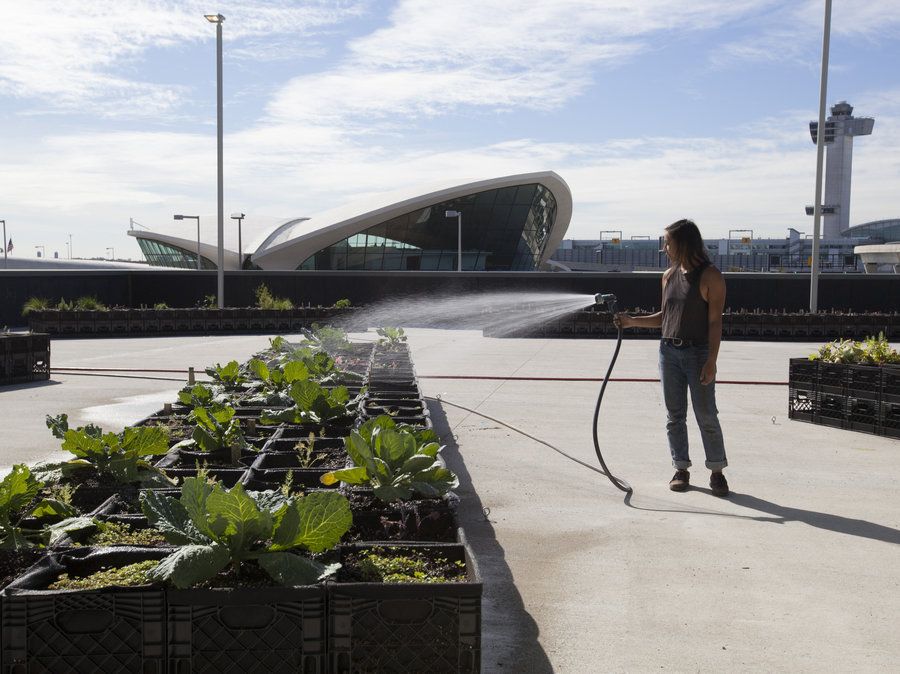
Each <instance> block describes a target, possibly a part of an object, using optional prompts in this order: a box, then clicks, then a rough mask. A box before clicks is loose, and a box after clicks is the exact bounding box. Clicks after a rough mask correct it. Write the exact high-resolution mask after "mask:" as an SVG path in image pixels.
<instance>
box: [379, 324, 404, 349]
mask: <svg viewBox="0 0 900 674" xmlns="http://www.w3.org/2000/svg"><path fill="white" fill-rule="evenodd" d="M375 332H377V333H378V335H379V337H381V339H379V340H378V344H379V345H380V346H386V347H388V348H397V347H399V346H400V345H401V344H405V343H406V333H405V332H404V331H403V328H390V327H384V328H378V329H377V330H376V331H375Z"/></svg>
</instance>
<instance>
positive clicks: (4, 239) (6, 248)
mask: <svg viewBox="0 0 900 674" xmlns="http://www.w3.org/2000/svg"><path fill="white" fill-rule="evenodd" d="M0 222H2V223H3V268H4V269H7V268H8V267H9V262H8V261H7V259H6V253H7V251H8V250H9V244H8V243H7V241H6V220H0Z"/></svg>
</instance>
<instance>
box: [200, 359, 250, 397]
mask: <svg viewBox="0 0 900 674" xmlns="http://www.w3.org/2000/svg"><path fill="white" fill-rule="evenodd" d="M206 374H207V375H209V377H210V378H211V379H212V380H213V381H214V382H216V383H217V384H219V385H220V386H221V387H222V388H224V389H226V390H229V391H233V390H234V389H236V388H239V387H240V386H241V384H244V383H246V381H247V376H246V375H245V374H244V372H243V371H242V370H241V366H240V365H239V364H238V362H237V361H236V360H232V361H229V362H228V363H226V364H225V365H220V364H219V363H216V364H215V365H213V366H211V367H208V368H206Z"/></svg>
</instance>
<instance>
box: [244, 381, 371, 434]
mask: <svg viewBox="0 0 900 674" xmlns="http://www.w3.org/2000/svg"><path fill="white" fill-rule="evenodd" d="M290 396H291V400H293V402H294V404H293V405H292V406H291V407H289V408H287V409H284V410H263V412H262V414H261V415H260V422H261V423H263V424H277V423H282V422H284V423H289V424H311V423H312V424H326V423H329V422H331V423H340V422H343V421H348V420H350V419H352V418H353V416H354V415H355V414H356V410H357V408H358V407H359V403H360V401H361V400H362V396H363V394H362V393H360V394H359V395H357V396H355V397H353V398H351V397H350V392H349V391H348V390H347V387H346V386H336V387H335V388H333V389H326V388H323V387H322V386H320V385H319V384H317V383H316V382H314V381H308V380H303V381H295V382H294V383H293V384H291V388H290Z"/></svg>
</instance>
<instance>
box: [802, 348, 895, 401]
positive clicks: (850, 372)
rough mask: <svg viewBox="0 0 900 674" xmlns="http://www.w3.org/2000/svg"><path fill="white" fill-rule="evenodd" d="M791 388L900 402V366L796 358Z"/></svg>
mask: <svg viewBox="0 0 900 674" xmlns="http://www.w3.org/2000/svg"><path fill="white" fill-rule="evenodd" d="M788 380H789V382H790V384H791V386H797V387H799V388H802V389H805V390H809V391H813V392H816V393H831V394H835V395H840V396H845V397H848V396H849V397H853V398H864V399H870V400H877V401H887V402H898V403H900V365H850V364H844V363H825V362H822V361H819V360H809V359H808V358H792V359H791V360H790V363H789V366H788Z"/></svg>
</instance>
